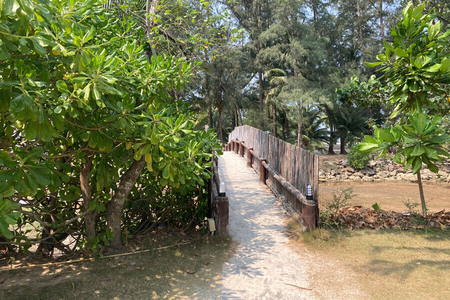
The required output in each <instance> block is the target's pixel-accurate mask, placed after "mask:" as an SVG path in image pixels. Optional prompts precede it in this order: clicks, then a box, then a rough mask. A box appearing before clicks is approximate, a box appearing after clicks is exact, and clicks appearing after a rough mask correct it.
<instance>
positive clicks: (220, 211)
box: [216, 196, 229, 234]
mask: <svg viewBox="0 0 450 300" xmlns="http://www.w3.org/2000/svg"><path fill="white" fill-rule="evenodd" d="M216 213H217V218H216V222H217V228H216V230H217V234H228V219H229V203H228V197H226V196H225V197H220V196H219V197H217V198H216Z"/></svg>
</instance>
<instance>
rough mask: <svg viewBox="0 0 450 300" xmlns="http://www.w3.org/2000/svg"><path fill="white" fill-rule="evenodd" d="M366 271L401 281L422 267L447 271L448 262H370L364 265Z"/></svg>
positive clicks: (419, 260)
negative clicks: (397, 277)
mask: <svg viewBox="0 0 450 300" xmlns="http://www.w3.org/2000/svg"><path fill="white" fill-rule="evenodd" d="M366 267H367V270H368V271H370V272H373V273H378V274H380V275H396V276H399V277H401V278H403V279H406V278H409V277H410V275H411V274H412V273H413V272H414V271H416V270H418V269H419V268H423V267H430V268H433V269H438V270H448V268H449V267H450V261H448V260H437V261H436V260H426V259H414V260H411V261H408V262H405V263H399V262H393V261H390V260H379V259H375V260H372V261H371V262H370V263H369V264H367V265H366Z"/></svg>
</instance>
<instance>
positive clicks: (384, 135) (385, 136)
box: [379, 129, 395, 143]
mask: <svg viewBox="0 0 450 300" xmlns="http://www.w3.org/2000/svg"><path fill="white" fill-rule="evenodd" d="M379 132H380V140H381V141H385V142H388V143H393V142H395V138H394V136H393V135H392V133H391V132H390V131H389V129H383V130H380V131H379Z"/></svg>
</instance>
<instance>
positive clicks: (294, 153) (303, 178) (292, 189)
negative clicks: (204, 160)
mask: <svg viewBox="0 0 450 300" xmlns="http://www.w3.org/2000/svg"><path fill="white" fill-rule="evenodd" d="M224 148H225V151H229V152H234V153H235V155H239V156H241V157H242V159H241V165H240V166H239V167H238V168H237V169H236V172H240V170H242V168H246V167H247V168H252V169H253V170H254V172H256V173H257V174H259V181H260V183H263V184H264V185H267V186H268V187H269V188H270V190H271V191H272V192H273V194H274V196H275V197H276V198H277V199H278V200H280V201H281V202H282V203H283V205H284V207H285V208H286V209H287V210H288V211H289V212H290V213H292V214H298V215H300V216H301V220H302V226H303V230H313V229H314V228H315V227H316V226H317V225H318V215H319V211H318V204H317V199H318V191H319V174H318V173H319V160H318V156H317V155H314V154H312V153H311V152H309V151H307V150H304V149H301V148H299V147H296V146H294V145H291V144H289V143H286V142H284V141H282V140H280V139H277V138H275V137H273V136H271V135H269V134H267V133H265V132H263V131H261V130H259V129H256V128H253V127H250V126H247V125H244V126H239V127H236V128H235V129H234V130H233V132H231V134H230V135H229V139H228V143H227V144H226V145H225V147H224ZM228 157H230V156H228V155H227V156H224V157H222V158H221V159H222V160H226V159H228ZM219 166H220V164H217V162H216V164H215V165H214V168H213V173H214V176H213V177H212V178H211V185H210V187H211V189H210V194H211V201H210V205H211V209H212V210H213V211H214V212H215V219H216V224H217V232H218V233H228V223H229V220H228V218H229V217H228V216H229V207H228V206H229V200H228V197H227V195H226V191H223V192H225V194H224V193H220V184H221V182H223V183H224V184H225V186H226V187H228V188H227V189H229V188H232V187H231V185H232V182H227V180H226V178H223V176H221V175H220V173H221V172H220V167H219ZM246 188H247V189H248V191H249V192H251V191H254V192H256V191H257V190H258V189H261V188H262V187H261V186H260V185H255V184H249V185H248V186H247V187H246Z"/></svg>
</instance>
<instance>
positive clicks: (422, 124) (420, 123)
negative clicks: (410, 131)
mask: <svg viewBox="0 0 450 300" xmlns="http://www.w3.org/2000/svg"><path fill="white" fill-rule="evenodd" d="M428 121H429V118H428V116H427V115H426V114H423V113H416V114H414V115H412V117H411V125H412V126H413V127H414V129H415V130H416V131H417V133H418V134H420V135H421V134H423V133H424V131H425V128H426V127H427V124H428Z"/></svg>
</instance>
